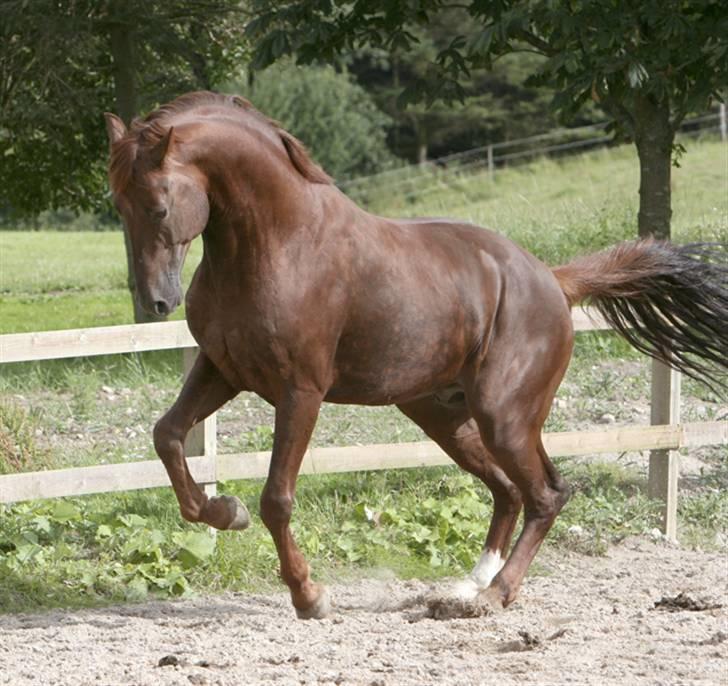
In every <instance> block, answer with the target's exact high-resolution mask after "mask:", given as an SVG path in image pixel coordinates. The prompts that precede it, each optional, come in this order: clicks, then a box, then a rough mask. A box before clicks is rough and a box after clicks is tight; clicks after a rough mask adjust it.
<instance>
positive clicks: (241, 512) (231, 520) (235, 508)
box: [204, 495, 250, 531]
mask: <svg viewBox="0 0 728 686" xmlns="http://www.w3.org/2000/svg"><path fill="white" fill-rule="evenodd" d="M204 521H205V522H206V523H207V524H209V525H210V526H214V527H215V528H216V529H221V530H227V529H230V530H235V531H240V530H242V529H247V528H248V527H249V526H250V515H249V514H248V510H247V508H246V507H245V505H243V503H241V502H240V499H239V498H237V497H236V496H234V495H215V496H212V497H211V498H210V499H209V500H208V501H207V503H206V504H205V511H204Z"/></svg>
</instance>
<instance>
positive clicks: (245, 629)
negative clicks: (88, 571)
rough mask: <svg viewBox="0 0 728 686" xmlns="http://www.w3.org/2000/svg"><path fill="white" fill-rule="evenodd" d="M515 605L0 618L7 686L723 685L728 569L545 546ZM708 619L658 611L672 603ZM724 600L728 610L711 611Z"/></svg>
mask: <svg viewBox="0 0 728 686" xmlns="http://www.w3.org/2000/svg"><path fill="white" fill-rule="evenodd" d="M543 553H544V554H543V555H541V556H540V557H539V566H540V568H541V570H542V572H543V573H542V575H540V576H533V577H531V578H529V579H528V580H527V581H526V584H525V586H524V589H523V592H522V594H521V598H520V599H519V600H518V601H517V602H516V603H515V604H514V605H513V606H511V607H510V608H509V609H507V610H506V611H504V612H499V613H495V614H483V615H482V616H476V617H472V618H459V619H449V620H435V619H430V618H427V617H425V616H423V615H424V614H425V613H426V612H427V602H428V598H432V597H433V594H437V593H441V592H442V591H443V588H444V583H438V584H425V583H422V582H418V581H392V580H388V581H377V580H371V579H369V580H361V581H357V582H353V583H351V584H347V585H341V584H340V585H337V586H334V587H333V588H332V589H331V590H332V595H333V597H334V600H335V613H334V614H333V615H332V616H331V617H330V618H328V619H325V620H322V621H318V622H316V621H309V622H303V621H297V620H296V619H295V618H294V613H293V610H292V609H291V607H290V605H289V602H288V597H287V595H285V594H283V593H281V594H274V595H243V594H232V595H225V596H218V597H201V598H196V599H193V600H185V601H180V602H152V603H145V604H140V605H127V606H116V607H110V608H106V609H103V610H87V611H77V612H50V613H46V614H37V615H9V616H4V617H0V664H2V665H3V669H2V670H1V671H0V684H8V685H10V684H12V686H26V685H30V684H63V685H65V684H68V685H70V684H73V685H74V686H83V685H86V684H134V685H136V686H145V685H150V686H151V685H154V686H164V685H171V684H218V685H220V686H228V685H230V686H233V685H235V686H239V685H240V684H269V683H273V684H282V685H284V684H285V685H288V684H363V685H366V686H375V685H385V686H408V685H414V684H488V683H497V684H499V686H500V685H503V686H511V685H515V684H564V683H574V684H581V685H592V684H593V685H595V686H596V685H597V684H598V685H599V686H602V685H604V684H627V683H629V684H638V685H639V684H667V683H669V684H678V683H682V684H688V683H689V684H718V683H721V681H722V680H724V679H725V675H726V671H727V670H728V659H727V658H728V650H727V648H728V643H727V642H726V641H725V637H726V636H727V635H728V634H726V630H727V629H728V627H727V622H726V619H727V616H728V614H727V613H726V610H725V604H726V603H725V599H726V587H727V582H728V564H727V563H728V559H727V558H726V556H725V555H722V554H719V553H706V552H701V551H690V550H684V549H680V548H678V547H675V546H670V545H667V544H665V543H655V542H652V541H649V540H647V539H642V538H640V539H630V540H628V541H625V542H624V543H623V544H621V545H619V546H615V547H613V548H611V549H610V550H609V552H608V554H607V555H606V556H605V557H600V558H593V557H585V556H580V555H576V554H573V553H572V554H569V555H568V557H564V558H559V557H557V554H556V553H555V552H554V551H552V550H550V551H543ZM681 593H682V594H684V595H685V596H686V597H689V598H693V599H696V598H699V599H701V602H704V603H706V604H707V605H712V606H713V607H712V608H706V609H703V610H701V611H700V612H696V611H691V610H690V608H681V607H676V608H674V610H675V611H673V612H659V611H655V610H654V609H653V608H654V606H655V603H656V602H659V601H660V600H661V599H662V598H665V597H668V598H673V599H674V598H675V597H679V594H681ZM720 604H722V605H723V606H724V607H717V606H718V605H720Z"/></svg>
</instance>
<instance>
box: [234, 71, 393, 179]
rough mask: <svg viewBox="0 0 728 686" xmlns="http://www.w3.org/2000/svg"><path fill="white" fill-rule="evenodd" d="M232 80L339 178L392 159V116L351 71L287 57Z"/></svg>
mask: <svg viewBox="0 0 728 686" xmlns="http://www.w3.org/2000/svg"><path fill="white" fill-rule="evenodd" d="M252 81H253V84H252V87H250V86H243V85H242V84H240V85H233V88H234V89H235V90H236V91H237V92H241V93H245V94H246V95H247V96H248V97H249V98H250V100H251V101H252V102H253V104H254V105H255V106H256V107H257V108H258V109H259V110H261V111H262V112H264V113H265V114H266V115H268V116H269V117H273V118H274V119H276V120H278V121H280V122H281V124H282V125H283V127H284V128H285V129H287V130H288V131H290V132H291V133H292V134H293V135H294V136H297V137H298V138H300V139H301V140H302V141H304V142H305V143H306V145H307V146H308V147H309V148H310V150H311V152H312V154H313V156H314V158H315V159H316V161H317V162H319V163H320V164H321V165H322V166H323V167H324V169H326V171H327V172H329V173H330V174H332V175H333V176H334V178H336V179H337V180H343V179H346V178H350V177H352V176H356V175H364V174H372V173H374V172H376V171H379V170H380V169H382V168H383V167H384V166H386V165H387V164H389V163H391V162H393V156H392V154H391V153H390V152H389V149H388V148H387V144H386V129H387V128H388V127H389V126H390V125H391V120H390V119H389V117H387V115H386V114H384V113H383V112H381V111H380V110H379V109H377V106H376V105H375V104H374V102H373V101H372V98H371V97H370V96H369V94H368V93H367V92H366V91H365V90H364V89H363V88H362V87H361V86H358V85H357V84H355V83H353V82H352V80H351V78H350V76H349V74H348V73H347V72H345V71H344V72H340V73H337V72H336V71H334V69H333V68H331V67H307V68H301V67H297V66H296V65H294V64H292V63H284V64H280V65H275V66H274V67H270V68H268V69H266V70H265V71H263V72H261V73H259V74H255V76H254V79H252Z"/></svg>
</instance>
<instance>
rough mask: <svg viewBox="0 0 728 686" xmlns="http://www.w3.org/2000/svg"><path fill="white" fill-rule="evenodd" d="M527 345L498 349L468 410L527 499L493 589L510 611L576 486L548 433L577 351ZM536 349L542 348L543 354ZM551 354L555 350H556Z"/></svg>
mask: <svg viewBox="0 0 728 686" xmlns="http://www.w3.org/2000/svg"><path fill="white" fill-rule="evenodd" d="M554 339H555V340H549V341H544V340H538V339H536V340H535V341H533V346H529V345H528V344H527V343H526V342H524V343H523V344H522V345H521V346H519V349H518V350H514V347H513V346H506V347H504V349H503V350H502V351H499V350H498V347H497V346H492V348H491V350H490V351H489V353H488V357H487V358H486V361H485V362H484V364H483V365H482V367H481V369H480V370H479V373H478V374H477V376H476V378H475V379H473V380H472V382H471V383H470V384H466V398H467V402H468V406H469V407H470V409H471V410H472V412H473V416H474V418H475V420H476V422H477V424H478V427H479V428H480V434H481V437H482V439H483V443H484V445H485V447H486V449H487V450H488V452H489V453H490V454H491V455H492V456H493V458H494V460H495V461H496V462H497V464H498V466H499V467H500V468H501V469H502V470H503V471H504V472H505V474H506V475H507V477H508V478H509V479H510V480H511V481H512V482H513V483H514V484H515V485H516V486H517V488H518V490H519V491H520V493H521V496H522V498H523V505H524V515H525V517H524V525H523V530H522V531H521V534H520V536H519V537H518V540H517V541H516V544H515V546H514V548H513V551H512V552H511V554H510V556H509V557H508V559H507V561H506V563H505V566H504V567H503V569H501V570H500V572H498V574H497V575H496V576H495V577H494V579H493V581H492V582H491V585H490V587H489V589H488V591H487V595H488V597H489V599H491V600H493V601H496V602H498V603H500V604H501V605H502V606H506V605H508V604H509V603H511V602H512V601H513V600H514V599H515V597H516V594H517V593H518V589H519V587H520V585H521V582H522V581H523V578H524V576H525V575H526V571H527V570H528V567H529V565H530V564H531V561H532V560H533V558H534V556H535V555H536V552H537V551H538V548H539V546H540V545H541V543H542V542H543V540H544V538H545V537H546V534H547V533H548V530H549V529H550V528H551V525H552V524H553V522H554V520H555V519H556V516H557V515H558V514H559V512H560V511H561V508H562V507H563V506H564V504H565V503H566V501H567V500H568V498H569V488H568V486H567V485H566V482H565V481H564V480H563V479H562V478H561V477H560V476H559V474H558V472H557V470H556V468H555V467H554V465H553V464H552V463H551V461H550V460H549V458H548V456H547V455H546V451H545V450H544V447H543V444H542V442H541V429H542V427H543V424H544V422H545V420H546V417H547V415H548V412H549V410H550V408H551V403H552V401H553V397H554V394H555V392H556V388H557V387H558V384H559V383H560V381H561V378H562V376H563V373H564V371H565V369H566V365H567V363H568V359H569V353H570V350H571V346H570V339H568V338H565V339H562V340H559V339H560V337H559V336H558V335H555V336H554ZM534 350H538V351H540V352H539V354H538V355H536V354H533V351H534ZM549 351H550V352H549Z"/></svg>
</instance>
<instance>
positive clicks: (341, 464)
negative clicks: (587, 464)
mask: <svg viewBox="0 0 728 686" xmlns="http://www.w3.org/2000/svg"><path fill="white" fill-rule="evenodd" d="M572 319H573V322H574V329H575V330H576V331H599V330H605V329H608V328H609V327H608V325H607V324H606V322H605V321H604V320H603V319H602V318H601V316H599V315H598V314H597V313H596V312H594V311H585V310H581V309H575V310H573V311H572ZM195 346H196V343H195V340H194V339H193V338H192V335H191V334H190V332H189V329H188V328H187V323H186V322H184V321H177V322H164V323H159V324H134V325H128V326H110V327H98V328H90V329H73V330H68V331H43V332H34V333H19V334H5V335H2V336H0V364H2V363H11V362H30V361H40V360H51V359H60V358H70V357H85V356H93V355H110V354H118V353H135V352H143V351H150V350H168V349H176V348H183V349H187V350H186V351H185V356H184V357H185V368H186V369H189V368H190V367H191V365H192V363H193V361H194V357H195V352H194V350H192V349H193V348H194V347H195ZM679 394H680V390H679V382H678V381H677V377H676V375H675V374H674V373H670V372H665V371H664V369H663V368H662V366H661V365H658V364H655V365H653V385H652V423H653V425H652V426H629V427H620V428H615V429H608V430H607V429H605V430H598V431H577V432H564V433H547V434H544V444H545V447H546V450H547V452H549V454H551V455H553V456H566V455H579V454H587V453H603V452H624V451H630V450H632V451H636V450H651V451H653V452H652V456H651V460H650V473H649V489H650V493H651V494H652V495H654V496H656V497H658V498H659V499H660V500H662V502H663V531H664V532H665V533H666V534H667V535H668V536H670V537H675V535H676V533H675V522H676V515H677V476H678V474H677V461H676V453H675V451H677V450H679V449H681V448H692V447H698V446H705V445H726V444H728V421H719V422H693V423H688V424H681V423H680V418H679ZM186 447H187V452H188V453H189V454H191V455H193V457H191V458H189V463H190V469H191V471H192V474H193V476H194V477H195V479H196V480H197V481H198V482H199V483H201V484H204V486H205V489H206V491H207V492H208V493H213V492H214V491H215V488H216V484H217V482H218V481H220V480H226V479H251V478H261V477H264V476H265V475H266V474H267V472H268V464H269V461H270V453H268V452H262V453H261V452H257V453H242V454H235V455H218V454H217V439H216V420H215V415H212V416H211V417H209V418H208V419H206V420H205V421H204V422H202V423H201V424H199V425H198V426H196V427H195V428H194V429H193V430H192V432H190V436H189V437H188V440H187V443H186ZM451 463H452V462H451V460H450V459H449V458H448V457H447V456H446V455H445V454H444V453H443V452H442V451H441V450H440V448H439V447H438V446H437V445H436V444H435V443H432V442H429V441H425V442H418V443H396V444H385V445H367V446H348V447H331V448H328V447H327V448H310V449H309V450H308V451H307V452H306V456H305V458H304V461H303V465H302V468H301V473H302V474H328V473H334V472H348V471H367V470H376V469H397V468H405V467H428V466H434V465H443V464H451ZM166 485H169V479H168V478H167V474H166V472H165V470H164V468H163V466H162V464H161V462H158V461H156V460H151V461H143V462H132V463H122V464H110V465H98V466H92V467H76V468H70V469H60V470H46V471H39V472H28V473H19V474H7V475H0V503H12V502H18V501H22V500H32V499H38V498H58V497H63V496H78V495H86V494H90V493H111V492H116V491H125V490H133V489H139V488H153V487H157V486H166Z"/></svg>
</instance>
